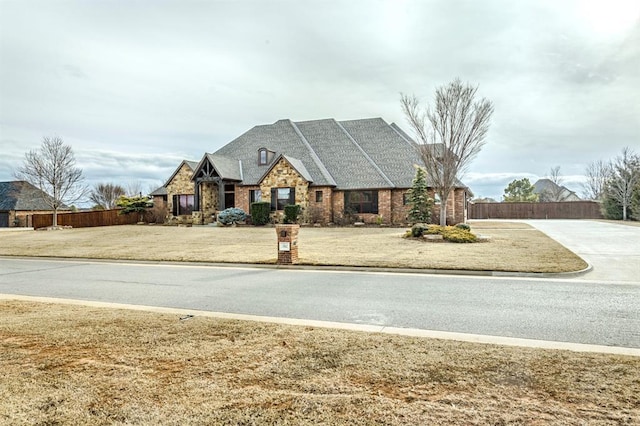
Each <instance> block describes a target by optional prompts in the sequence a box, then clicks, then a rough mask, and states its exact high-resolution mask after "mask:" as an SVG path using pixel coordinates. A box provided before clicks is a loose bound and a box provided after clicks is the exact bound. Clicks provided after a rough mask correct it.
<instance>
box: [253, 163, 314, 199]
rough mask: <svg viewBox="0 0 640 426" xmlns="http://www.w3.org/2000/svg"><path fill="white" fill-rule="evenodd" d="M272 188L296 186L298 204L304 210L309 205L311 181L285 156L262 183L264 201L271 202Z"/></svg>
mask: <svg viewBox="0 0 640 426" xmlns="http://www.w3.org/2000/svg"><path fill="white" fill-rule="evenodd" d="M271 188H295V189H296V199H295V201H296V204H299V205H300V207H302V209H303V210H306V208H307V207H308V205H309V182H307V181H306V180H305V179H304V178H303V177H302V176H300V174H299V173H298V172H297V171H296V169H294V168H293V166H292V165H291V164H289V162H288V161H286V160H285V159H284V158H281V159H280V161H278V162H277V163H276V164H275V165H274V166H273V168H272V169H271V171H270V172H269V173H268V174H267V176H265V178H264V179H262V182H261V183H260V190H262V201H266V202H271Z"/></svg>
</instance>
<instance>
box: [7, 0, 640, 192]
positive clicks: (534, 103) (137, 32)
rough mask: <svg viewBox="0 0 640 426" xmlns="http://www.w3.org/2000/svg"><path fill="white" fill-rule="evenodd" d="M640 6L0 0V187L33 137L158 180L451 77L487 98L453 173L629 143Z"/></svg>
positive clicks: (520, 168) (594, 155)
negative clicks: (255, 130)
mask: <svg viewBox="0 0 640 426" xmlns="http://www.w3.org/2000/svg"><path fill="white" fill-rule="evenodd" d="M639 18H640V1H638V0H602V1H600V0H598V1H595V0H582V1H578V0H574V1H571V0H568V1H567V0H564V1H558V0H551V1H545V0H519V1H514V0H483V1H474V0H468V1H455V0H442V1H436V0H422V1H418V0H416V1H409V0H407V1H402V0H396V1H374V0H372V1H353V0H348V1H266V0H255V1H241V0H238V1H159V0H154V1H151V0H147V1H145V0H138V1H136V0H132V1H97V0H95V1H55V0H46V1H30V0H18V1H9V0H0V34H1V36H0V37H1V38H0V181H4V180H13V170H14V169H15V168H16V167H17V166H18V165H19V164H21V163H22V160H23V158H24V154H25V152H27V151H28V150H31V149H35V148H38V147H39V145H40V143H41V140H42V137H43V136H52V135H58V136H60V137H62V138H63V139H64V140H65V142H66V143H68V144H70V145H71V146H72V147H73V149H74V151H75V154H76V159H77V163H78V165H79V166H80V167H81V168H82V169H83V170H84V174H85V177H86V179H87V181H88V183H89V184H95V183H97V182H111V183H118V184H121V185H124V186H127V185H131V184H132V183H134V182H139V183H140V185H141V187H142V189H143V190H149V189H150V188H151V187H152V186H159V185H161V184H162V183H163V182H164V181H165V180H166V179H167V178H168V177H169V175H170V174H171V173H172V172H173V170H174V169H175V168H176V167H177V165H178V164H179V162H180V161H181V160H182V159H189V160H200V159H201V157H202V155H203V154H204V152H213V151H215V150H217V149H218V148H220V147H221V146H223V145H225V144H226V143H228V142H229V141H231V140H233V139H234V138H236V137H237V136H239V135H240V134H242V133H244V132H245V131H247V130H249V129H250V128H251V127H253V126H255V125H258V124H270V123H273V122H275V121H277V120H279V119H282V118H289V119H292V120H294V121H303V120H313V119H322V118H335V119H337V120H349V119H358V118H369V117H382V118H383V119H385V120H386V121H387V122H389V123H391V122H396V123H398V124H399V125H400V126H401V127H403V128H404V129H405V130H407V131H410V129H409V126H408V125H407V123H406V121H405V119H404V117H403V115H402V112H401V109H400V103H399V97H400V95H399V94H400V92H404V93H408V94H416V95H417V96H419V97H420V98H421V99H423V100H424V101H425V102H432V100H433V93H434V91H435V89H436V88H437V87H438V86H441V85H444V84H447V83H448V82H450V81H451V80H452V79H454V78H456V77H459V78H460V79H462V80H463V81H466V82H470V83H472V84H474V85H478V86H479V89H478V93H479V95H481V96H484V97H486V98H488V99H490V100H491V101H493V103H494V105H495V112H494V116H493V120H492V125H491V129H490V131H489V134H488V139H487V144H486V146H485V147H484V149H483V150H482V152H481V153H480V155H479V156H478V157H477V158H476V160H475V161H474V162H473V163H472V165H471V167H470V168H469V171H468V172H467V174H466V175H465V176H464V177H463V181H464V182H465V183H466V184H467V185H469V186H470V187H471V189H472V190H473V191H474V193H475V194H476V196H482V197H493V198H496V199H500V198H501V196H502V194H503V189H504V188H505V186H506V185H507V183H508V182H510V181H511V180H513V179H515V178H520V177H528V178H530V179H531V180H532V182H533V181H535V180H536V179H537V178H538V177H543V176H544V175H546V174H548V172H549V169H550V168H551V167H553V166H560V167H561V173H562V174H563V175H564V176H565V184H566V186H567V187H569V188H570V189H573V190H575V191H577V192H578V193H580V192H581V185H580V180H581V178H582V175H583V173H584V169H585V167H586V165H587V164H588V163H589V162H591V161H593V160H598V159H605V160H606V159H610V158H613V157H615V156H616V155H618V154H619V153H620V151H621V150H622V148H623V147H625V146H630V147H632V148H634V149H635V150H636V151H640V20H639Z"/></svg>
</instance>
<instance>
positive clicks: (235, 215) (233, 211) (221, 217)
mask: <svg viewBox="0 0 640 426" xmlns="http://www.w3.org/2000/svg"><path fill="white" fill-rule="evenodd" d="M246 219H247V214H246V213H245V212H244V210H242V209H238V208H235V207H231V208H228V209H226V210H222V211H221V212H220V213H218V222H220V223H221V224H223V225H231V224H234V223H238V222H243V221H245V220H246Z"/></svg>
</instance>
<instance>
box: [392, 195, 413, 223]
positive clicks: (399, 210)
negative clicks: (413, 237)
mask: <svg viewBox="0 0 640 426" xmlns="http://www.w3.org/2000/svg"><path fill="white" fill-rule="evenodd" d="M407 191H408V190H407V189H394V190H393V191H391V223H392V224H394V225H401V224H403V223H406V222H407V214H409V206H405V205H404V194H406V193H407Z"/></svg>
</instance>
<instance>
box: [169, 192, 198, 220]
mask: <svg viewBox="0 0 640 426" xmlns="http://www.w3.org/2000/svg"><path fill="white" fill-rule="evenodd" d="M172 213H173V215H174V216H180V215H189V214H191V213H193V194H180V195H174V196H173V211H172Z"/></svg>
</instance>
